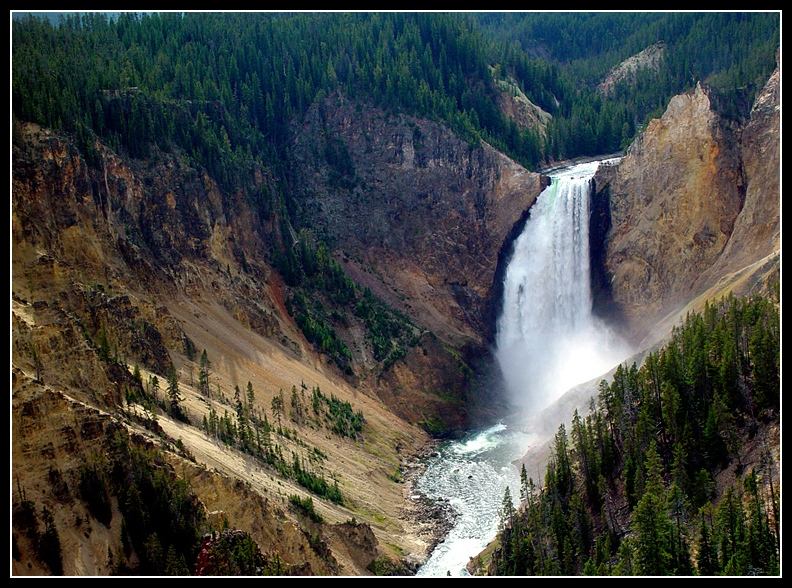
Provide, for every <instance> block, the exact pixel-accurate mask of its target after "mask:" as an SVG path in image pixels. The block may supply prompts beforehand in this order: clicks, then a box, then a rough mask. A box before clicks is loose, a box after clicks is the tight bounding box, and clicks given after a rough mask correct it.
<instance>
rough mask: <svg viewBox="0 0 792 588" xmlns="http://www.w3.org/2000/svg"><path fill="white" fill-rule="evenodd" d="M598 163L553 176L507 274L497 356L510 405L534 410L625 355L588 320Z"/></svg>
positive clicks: (595, 322) (603, 327) (604, 331)
mask: <svg viewBox="0 0 792 588" xmlns="http://www.w3.org/2000/svg"><path fill="white" fill-rule="evenodd" d="M599 163H600V162H596V161H595V162H591V163H584V164H581V165H576V166H574V167H571V168H568V169H566V170H562V171H559V172H558V173H557V174H554V175H552V176H551V179H552V182H551V184H550V186H548V187H547V188H546V189H545V190H544V191H543V192H542V193H541V194H540V195H539V197H538V199H537V201H536V203H535V204H534V206H533V208H531V216H530V218H529V220H528V222H527V223H526V225H525V228H524V229H523V232H522V233H521V234H520V236H519V237H518V238H517V240H516V241H515V243H514V254H513V256H512V259H511V261H510V262H509V266H508V267H507V268H506V275H505V278H504V293H503V310H502V314H501V316H500V318H499V320H498V325H497V336H496V344H497V353H496V355H497V358H498V363H499V365H500V368H501V372H502V373H503V377H504V380H505V382H506V387H507V389H508V391H509V393H510V396H511V398H512V400H513V401H514V402H515V404H517V405H519V406H523V407H525V408H528V409H530V410H531V411H535V410H540V409H542V408H544V407H545V406H547V405H548V404H550V403H551V402H553V401H554V400H556V399H557V398H558V397H559V396H560V395H561V394H563V393H564V392H565V391H566V390H568V389H569V388H570V387H572V386H574V385H575V384H578V383H581V382H585V381H587V380H590V379H591V378H594V377H596V376H598V375H599V374H602V373H604V372H605V371H607V370H608V369H610V368H611V367H613V366H614V365H616V363H618V362H619V361H620V360H621V359H622V358H623V357H625V355H626V351H627V350H626V346H625V345H624V344H622V343H620V342H619V340H618V339H617V337H616V336H615V335H614V334H613V333H612V332H611V331H610V329H609V328H608V327H607V326H606V325H605V324H604V323H603V322H602V321H600V320H599V319H597V318H596V317H595V316H593V315H592V297H591V271H590V255H589V203H590V198H591V189H592V178H593V176H594V173H595V172H596V170H597V167H598V166H599Z"/></svg>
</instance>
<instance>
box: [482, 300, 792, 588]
mask: <svg viewBox="0 0 792 588" xmlns="http://www.w3.org/2000/svg"><path fill="white" fill-rule="evenodd" d="M778 335H779V323H778V307H777V306H776V303H774V302H773V300H771V299H768V298H764V297H759V296H755V297H751V298H734V297H729V298H727V299H724V300H722V301H720V302H719V303H718V304H715V305H706V306H705V309H704V311H703V313H702V314H691V315H689V316H688V317H687V318H686V320H685V322H684V323H683V324H682V325H681V326H680V327H678V328H676V329H674V332H673V335H672V337H671V340H670V341H669V342H668V343H667V344H666V346H665V347H664V348H662V349H661V350H659V351H657V352H655V353H652V354H650V355H649V356H648V357H647V358H646V360H645V362H644V365H643V366H641V367H640V368H638V367H637V366H636V365H634V364H633V365H632V366H630V367H626V366H619V367H618V368H617V369H616V371H615V373H614V376H613V381H612V382H611V383H610V384H607V383H606V382H603V383H601V385H600V392H599V395H598V398H597V399H596V402H593V403H592V406H591V411H590V413H589V414H588V415H587V416H585V417H581V416H580V415H579V414H577V413H575V415H574V416H573V419H572V430H571V437H568V436H567V433H566V430H565V428H564V427H563V426H561V427H560V428H559V430H558V433H557V434H556V437H555V441H554V445H553V450H552V453H551V456H550V460H549V463H548V466H547V470H546V474H545V484H544V488H543V489H542V491H541V492H539V493H538V495H535V494H534V492H533V488H532V483H531V481H529V480H526V477H527V476H525V475H522V476H521V499H522V501H523V503H524V507H523V508H522V509H519V510H517V511H516V514H515V515H514V516H512V517H505V516H504V515H503V513H502V514H501V531H500V536H499V542H500V547H499V548H498V549H496V550H495V552H494V553H493V562H494V566H495V570H496V571H497V573H498V574H528V575H533V574H537V575H547V574H550V575H554V574H581V573H585V574H590V575H595V574H596V575H599V574H617V575H633V574H637V575H691V574H693V573H694V571H697V572H698V573H699V574H701V575H712V574H714V575H718V574H727V575H731V574H734V575H749V574H750V575H773V574H777V573H778V561H779V553H780V552H779V541H778V540H779V528H778V524H777V523H778V516H779V513H778V508H777V504H778V503H777V496H778V489H777V487H776V486H775V480H774V474H773V467H772V458H770V452H769V451H765V452H764V453H763V455H764V458H763V459H762V460H760V465H759V467H758V468H756V469H754V470H751V471H750V472H749V473H748V474H747V476H746V477H745V479H744V481H741V482H740V483H738V484H737V485H736V486H733V487H729V488H728V489H727V490H726V492H725V494H724V495H723V496H722V497H721V499H720V501H719V502H718V504H717V506H716V507H714V508H713V507H712V505H711V503H710V500H711V499H712V497H713V490H714V483H713V477H714V475H715V474H717V472H718V471H719V470H720V469H721V468H723V467H724V466H726V465H728V464H729V463H730V462H731V461H732V460H737V462H738V463H737V465H738V466H739V456H738V452H740V451H741V450H742V444H743V443H744V442H745V439H747V438H749V437H750V436H752V435H753V434H754V432H755V430H756V428H757V427H758V425H759V423H760V422H772V421H773V420H775V419H777V418H778V403H779V394H780V388H779V386H778V382H777V375H778V374H777V372H771V371H770V369H769V368H764V367H763V363H764V362H767V364H768V365H770V366H776V368H775V369H776V370H777V369H778V365H779V364H778V363H777V357H778V354H779V346H778ZM751 340H754V341H763V342H764V343H762V344H760V348H756V349H754V350H751V348H750V344H749V341H751ZM760 390H761V391H764V390H767V393H764V392H763V393H762V394H757V391H760ZM739 471H740V469H739V468H738V472H739ZM619 493H623V497H624V498H625V499H626V502H627V505H628V507H629V510H630V523H629V529H624V528H622V526H621V524H620V523H619V521H618V518H617V512H616V511H615V510H614V506H613V505H614V495H616V496H618V494H619ZM617 500H618V498H617ZM505 508H506V507H505V506H504V509H505ZM696 513H698V516H694V515H695V514H696ZM692 544H695V546H696V549H695V557H693V555H692V551H693V550H691V548H690V546H691V545H692Z"/></svg>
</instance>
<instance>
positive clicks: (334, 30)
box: [12, 13, 779, 188]
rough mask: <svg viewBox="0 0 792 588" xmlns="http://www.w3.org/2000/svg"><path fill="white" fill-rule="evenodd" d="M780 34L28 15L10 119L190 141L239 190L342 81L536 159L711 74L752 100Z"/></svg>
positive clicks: (605, 26) (633, 123) (622, 122)
mask: <svg viewBox="0 0 792 588" xmlns="http://www.w3.org/2000/svg"><path fill="white" fill-rule="evenodd" d="M778 30H779V19H778V17H777V15H774V14H750V15H747V14H670V15H669V14H659V13H652V14H594V15H592V14H585V13H582V14H531V13H525V14H507V15H494V14H485V15H465V14H451V15H444V14H403V13H402V14H382V13H380V14H251V13H242V14H234V13H225V14H191V13H186V14H183V15H182V14H177V13H164V14H158V13H152V14H121V15H117V16H116V18H113V19H109V18H107V16H105V15H91V14H84V15H71V16H69V17H68V18H65V19H64V20H63V22H62V24H61V25H60V26H53V25H52V24H51V22H50V21H49V20H42V19H35V18H21V19H17V20H16V21H15V22H14V23H13V81H12V97H13V112H14V115H15V116H16V117H17V118H18V119H20V120H29V121H34V122H38V123H41V124H43V125H45V126H49V127H53V128H63V129H66V130H69V131H74V132H77V133H79V134H80V135H81V136H84V135H86V133H88V130H89V129H90V130H93V131H94V132H96V133H97V134H99V135H101V136H103V137H105V138H108V139H110V140H111V141H112V142H114V144H115V145H117V146H123V147H125V148H126V149H127V150H128V152H129V153H130V154H131V155H132V156H133V157H142V156H145V155H146V154H147V153H148V151H149V146H150V145H151V144H155V143H156V144H157V145H159V146H160V147H161V148H168V147H169V146H170V145H179V146H181V147H182V148H184V149H185V150H186V151H187V152H188V153H190V154H192V155H193V156H194V157H195V159H196V160H197V161H198V162H199V163H201V164H202V165H204V166H205V167H206V168H207V169H208V170H209V172H210V173H212V174H213V175H214V176H215V177H216V178H217V179H218V180H219V181H220V182H221V184H223V185H224V186H226V187H229V188H230V187H238V186H239V185H241V184H244V183H245V182H246V181H247V179H248V177H249V175H250V173H251V167H252V165H253V163H254V162H255V161H262V162H264V163H265V164H266V165H268V166H269V167H271V168H273V169H275V170H276V172H277V171H278V169H279V166H281V165H283V161H284V155H285V154H284V149H285V147H286V145H288V139H289V125H290V123H291V122H292V121H293V120H294V119H296V118H299V117H300V116H301V115H302V114H303V113H304V112H305V110H306V109H307V108H308V106H310V104H311V103H312V102H313V101H315V100H316V99H318V98H321V96H322V95H324V94H326V93H328V92H332V91H334V90H336V89H341V90H342V91H344V92H346V93H347V94H349V95H351V96H353V97H356V98H363V99H368V100H371V101H373V102H374V103H376V104H378V105H379V106H381V107H383V108H385V109H388V110H402V111H406V112H409V113H413V114H417V115H420V116H427V117H431V118H435V119H438V120H442V121H444V122H446V123H447V124H449V125H450V126H452V127H453V128H454V129H455V130H456V131H458V132H459V133H460V134H462V135H463V136H465V137H466V138H468V139H469V140H471V141H473V142H475V141H477V140H479V139H485V140H487V141H489V142H490V143H492V144H493V145H495V146H496V147H498V148H500V149H502V150H504V151H506V152H507V153H509V154H510V155H512V156H513V157H515V158H517V159H518V160H520V161H521V162H523V163H524V164H526V165H528V166H534V165H536V164H537V162H539V161H540V160H543V159H547V158H559V157H571V156H575V155H581V154H589V155H590V154H596V153H603V152H607V151H612V150H614V149H617V148H618V147H619V146H620V145H623V144H624V143H626V142H627V141H629V140H630V139H631V138H632V136H633V135H634V133H635V130H636V128H637V126H639V125H640V124H641V123H643V122H644V121H645V120H646V118H647V116H648V115H649V114H652V113H657V111H658V110H660V109H662V108H664V107H665V104H666V103H667V101H668V99H669V98H670V97H671V96H672V95H674V94H676V93H678V92H680V91H682V90H684V89H685V88H688V87H691V86H692V85H693V84H694V83H695V81H696V80H698V79H704V80H709V81H711V82H712V83H714V84H716V85H717V86H719V87H721V88H723V89H724V90H726V91H727V94H729V95H730V96H731V95H736V94H739V95H741V96H742V95H743V94H748V95H750V94H751V92H753V91H754V90H755V88H756V87H757V85H758V84H761V83H762V82H763V81H764V79H765V78H766V77H767V75H768V74H769V72H770V71H771V70H772V68H773V66H774V61H775V59H774V57H775V49H776V47H777V46H778ZM657 40H665V41H666V43H667V44H668V45H669V51H668V55H667V58H666V62H665V64H664V66H663V67H662V68H661V69H660V71H659V72H657V73H656V74H651V75H646V76H641V77H639V80H638V82H637V85H636V86H629V87H621V88H618V89H617V93H616V95H615V96H614V97H612V98H611V99H609V100H603V99H601V98H600V97H599V96H597V95H596V93H595V92H594V85H595V84H596V82H597V81H599V78H601V77H602V75H603V74H604V73H605V72H606V71H607V69H608V68H609V67H611V66H613V65H614V64H615V63H617V62H618V61H619V60H621V59H623V58H625V57H627V56H629V55H630V54H632V53H635V52H637V51H640V50H641V49H642V48H644V47H646V46H647V45H649V44H651V43H652V42H654V41H657ZM490 66H497V67H495V68H494V69H493V70H491V68H490ZM491 71H494V72H495V73H494V75H495V76H506V75H509V76H512V77H513V78H514V79H516V80H517V81H518V83H519V84H520V85H521V87H522V89H523V91H524V92H525V94H526V95H527V96H528V97H529V98H530V99H531V100H532V101H533V102H535V103H536V104H538V105H539V106H541V107H542V108H544V109H545V110H547V111H548V112H550V113H551V114H553V115H554V119H553V123H552V124H551V126H550V132H549V136H548V139H547V141H546V142H543V141H542V140H541V139H540V136H539V134H538V133H537V132H535V131H533V130H530V129H528V130H521V129H519V128H518V126H517V125H516V124H515V123H514V122H513V121H511V120H509V119H508V118H507V117H506V116H505V115H504V114H503V113H501V112H500V111H499V110H498V108H497V106H496V94H497V89H496V85H495V84H494V80H493V73H491ZM748 97H749V98H750V96H748ZM86 144H87V141H86Z"/></svg>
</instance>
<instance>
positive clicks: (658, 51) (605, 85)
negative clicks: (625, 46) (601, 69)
mask: <svg viewBox="0 0 792 588" xmlns="http://www.w3.org/2000/svg"><path fill="white" fill-rule="evenodd" d="M665 51H666V45H665V43H664V42H663V41H658V42H657V43H654V44H652V45H649V46H648V47H647V48H646V49H644V50H643V51H641V52H640V53H636V54H635V55H633V56H632V57H628V58H627V59H625V60H624V61H622V62H621V63H620V64H619V65H617V66H616V67H614V68H613V69H611V70H610V71H609V72H608V75H607V76H605V79H604V80H602V82H600V84H599V86H597V90H598V91H599V93H600V94H602V95H603V96H605V97H607V96H609V95H610V94H611V93H613V90H614V88H616V86H617V85H619V84H620V83H622V82H624V81H627V82H633V81H634V80H635V78H636V76H637V75H638V72H639V71H641V70H645V69H651V70H655V71H656V70H657V69H658V68H659V67H660V62H661V61H662V59H663V56H664V55H665Z"/></svg>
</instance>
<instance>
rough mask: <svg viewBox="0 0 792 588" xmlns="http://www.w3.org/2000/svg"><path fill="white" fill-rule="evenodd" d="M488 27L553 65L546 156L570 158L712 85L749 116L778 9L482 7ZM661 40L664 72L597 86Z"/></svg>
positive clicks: (765, 71) (769, 59) (770, 54)
mask: <svg viewBox="0 0 792 588" xmlns="http://www.w3.org/2000/svg"><path fill="white" fill-rule="evenodd" d="M478 18H479V21H480V22H481V25H482V27H483V29H484V31H486V32H487V33H488V34H490V35H491V36H493V37H498V38H501V39H508V40H509V41H510V42H511V43H512V47H511V52H512V53H520V52H526V53H528V54H529V55H533V56H542V57H543V58H544V59H546V60H547V61H548V62H550V63H555V64H557V66H558V68H559V70H560V71H561V72H562V74H563V79H562V80H561V82H560V84H561V85H562V86H563V87H565V88H568V89H571V91H568V92H567V93H566V94H565V97H566V99H565V100H562V101H561V104H560V106H559V108H558V115H557V116H556V118H555V119H554V123H553V124H552V125H551V127H550V130H549V142H548V145H547V146H546V148H545V149H546V150H545V153H546V154H547V155H550V156H553V157H562V158H563V157H571V156H574V155H578V154H581V153H586V154H593V153H603V152H605V151H608V150H611V149H613V148H615V147H617V146H618V144H619V141H621V142H622V144H625V143H627V142H628V141H629V140H630V139H631V138H632V136H633V134H634V133H635V128H636V126H638V127H639V126H640V125H642V124H644V123H645V122H646V121H647V120H648V119H649V118H650V117H656V116H659V115H660V114H662V112H663V110H664V109H665V107H666V105H667V104H668V101H669V99H670V98H671V97H672V96H674V95H676V94H679V93H680V92H684V91H685V90H687V89H690V88H691V87H693V86H694V85H695V84H696V82H697V81H702V82H705V83H707V84H710V85H711V86H712V87H713V88H715V89H717V90H718V92H719V93H720V94H721V96H722V99H721V101H720V102H721V108H723V109H724V110H725V111H726V112H727V114H729V115H731V116H738V115H740V114H743V115H744V114H745V113H746V112H747V109H748V108H750V105H751V103H752V102H753V98H754V95H755V93H756V92H757V91H758V90H759V89H761V88H762V86H763V85H764V83H765V82H766V81H767V78H768V76H769V75H770V73H771V72H772V70H773V68H774V67H775V54H776V50H777V49H778V46H779V30H780V28H779V25H780V19H779V15H778V14H777V13H764V14H763V13H753V14H746V13H703V12H702V13H658V12H653V13H630V14H625V13H576V14H564V13H549V14H547V13H545V14H540V13H533V14H532V13H527V14H521V13H508V14H496V13H486V14H481V15H479V16H478ZM658 41H663V42H664V43H665V46H666V52H665V56H664V59H663V62H662V64H661V66H660V68H659V69H658V71H644V72H642V73H641V74H639V75H638V76H637V79H636V80H635V82H634V83H623V84H621V85H618V86H617V87H616V88H615V92H614V93H613V94H612V95H611V96H610V97H609V98H608V99H602V98H601V97H600V96H599V95H598V94H597V92H596V86H597V84H598V83H599V82H601V81H602V79H603V78H604V77H605V75H606V74H607V73H608V70H609V69H610V68H612V67H613V66H615V65H617V64H618V63H619V62H621V61H622V60H624V59H626V58H627V57H630V56H631V55H634V54H636V53H638V52H640V51H641V50H643V49H645V48H646V47H648V46H649V45H652V44H653V43H656V42H658Z"/></svg>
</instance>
